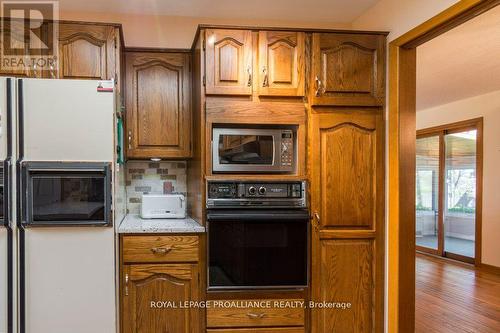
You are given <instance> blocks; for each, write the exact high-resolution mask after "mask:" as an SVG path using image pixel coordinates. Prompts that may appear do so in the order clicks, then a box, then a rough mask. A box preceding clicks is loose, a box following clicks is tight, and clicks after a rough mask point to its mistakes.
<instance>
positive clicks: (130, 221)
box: [118, 214, 205, 234]
mask: <svg viewBox="0 0 500 333" xmlns="http://www.w3.org/2000/svg"><path fill="white" fill-rule="evenodd" d="M203 232H205V227H203V226H201V225H200V224H198V222H196V221H195V220H193V219H192V218H190V217H186V218H184V219H143V218H141V217H140V216H139V215H138V214H127V216H125V218H124V219H123V221H122V223H121V224H120V226H119V227H118V233H120V234H127V233H128V234H130V233H203Z"/></svg>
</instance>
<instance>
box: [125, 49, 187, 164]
mask: <svg viewBox="0 0 500 333" xmlns="http://www.w3.org/2000/svg"><path fill="white" fill-rule="evenodd" d="M190 61H191V60H190V54H189V53H187V52H181V53H179V52H151V51H147V52H146V51H137V50H134V51H126V54H125V63H126V65H125V66H126V70H125V76H126V87H127V89H126V94H125V95H126V109H127V115H126V116H127V119H126V121H127V134H128V135H127V137H128V144H127V146H128V149H127V156H128V157H129V158H137V159H149V158H188V157H190V156H191V74H190Z"/></svg>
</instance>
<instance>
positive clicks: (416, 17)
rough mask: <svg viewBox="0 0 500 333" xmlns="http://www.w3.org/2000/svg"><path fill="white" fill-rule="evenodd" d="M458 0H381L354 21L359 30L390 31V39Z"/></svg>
mask: <svg viewBox="0 0 500 333" xmlns="http://www.w3.org/2000/svg"><path fill="white" fill-rule="evenodd" d="M456 2H458V0H381V1H379V2H378V3H377V4H376V5H375V6H373V7H372V8H370V9H369V10H367V11H366V12H364V13H363V14H362V15H361V16H359V17H358V18H357V19H356V20H354V21H353V22H352V27H353V28H354V29H357V30H384V31H390V32H391V33H390V35H389V38H388V39H389V41H391V40H393V39H396V38H397V37H399V36H401V35H403V34H404V33H406V32H408V31H410V30H411V29H412V28H414V27H416V26H418V25H420V24H421V23H423V22H425V21H427V20H428V19H430V18H431V17H433V16H435V15H437V14H439V13H440V12H442V11H443V10H445V9H447V8H448V7H450V6H451V5H453V4H455V3H456Z"/></svg>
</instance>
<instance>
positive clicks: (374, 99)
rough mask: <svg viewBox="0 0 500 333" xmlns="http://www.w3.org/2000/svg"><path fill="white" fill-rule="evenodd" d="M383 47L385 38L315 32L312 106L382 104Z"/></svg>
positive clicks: (383, 77) (383, 81)
mask: <svg viewBox="0 0 500 333" xmlns="http://www.w3.org/2000/svg"><path fill="white" fill-rule="evenodd" d="M385 44H386V38H385V36H384V35H364V34H337V33H314V34H313V42H312V58H313V61H312V70H311V85H310V86H311V88H312V89H311V101H312V105H340V106H379V105H383V104H384V99H385V93H384V91H385Z"/></svg>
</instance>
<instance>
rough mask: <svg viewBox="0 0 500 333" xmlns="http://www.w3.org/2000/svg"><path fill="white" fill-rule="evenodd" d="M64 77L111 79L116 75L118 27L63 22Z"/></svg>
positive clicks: (61, 56) (61, 68)
mask: <svg viewBox="0 0 500 333" xmlns="http://www.w3.org/2000/svg"><path fill="white" fill-rule="evenodd" d="M58 60H59V70H58V73H59V74H58V78H60V79H91V80H109V79H112V78H114V77H115V28H114V27H112V26H98V25H83V24H66V23H63V24H60V26H59V56H58Z"/></svg>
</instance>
